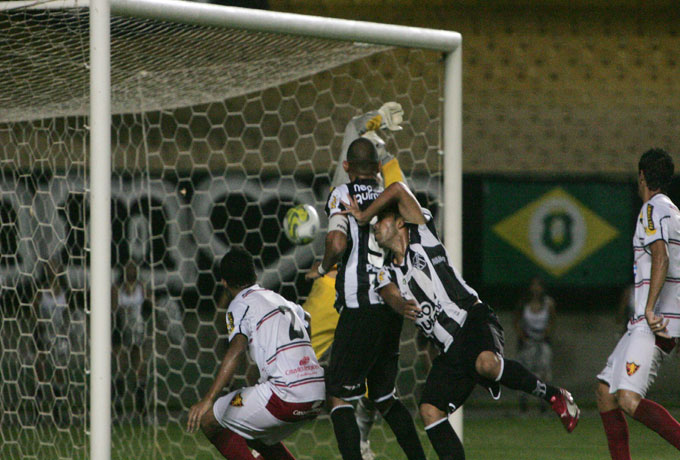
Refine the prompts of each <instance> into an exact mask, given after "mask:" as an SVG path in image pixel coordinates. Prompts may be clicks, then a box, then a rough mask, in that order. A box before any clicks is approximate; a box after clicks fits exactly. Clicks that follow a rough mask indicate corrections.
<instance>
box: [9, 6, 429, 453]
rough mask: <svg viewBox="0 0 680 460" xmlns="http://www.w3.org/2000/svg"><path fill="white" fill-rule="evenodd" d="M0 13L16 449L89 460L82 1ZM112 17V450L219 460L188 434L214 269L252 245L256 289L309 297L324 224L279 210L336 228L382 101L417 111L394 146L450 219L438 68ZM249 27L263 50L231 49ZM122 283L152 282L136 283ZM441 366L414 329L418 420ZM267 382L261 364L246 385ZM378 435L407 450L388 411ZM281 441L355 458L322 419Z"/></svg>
mask: <svg viewBox="0 0 680 460" xmlns="http://www.w3.org/2000/svg"><path fill="white" fill-rule="evenodd" d="M0 18H2V19H1V20H0V22H1V23H2V24H0V25H1V27H0V34H2V38H3V39H0V43H2V44H0V47H7V48H5V49H8V50H10V49H11V53H13V56H14V58H8V56H7V54H6V53H5V51H4V49H3V51H2V52H0V59H2V60H3V62H2V64H0V65H2V68H3V70H5V69H7V70H6V74H7V75H8V76H9V77H8V78H7V79H2V81H0V101H1V102H0V104H2V106H3V110H2V111H0V112H2V114H3V121H2V122H1V123H0V182H1V183H0V289H1V291H0V295H1V303H0V305H1V307H0V308H1V309H2V314H1V315H0V317H1V318H2V320H1V321H0V340H1V341H2V342H1V346H2V351H3V353H2V354H1V355H0V375H1V377H2V378H0V402H1V404H0V457H1V458H26V459H42V458H64V459H66V458H86V457H87V455H88V454H87V452H88V436H87V421H88V393H87V384H88V369H89V365H88V362H87V360H88V349H89V348H88V336H87V322H88V319H89V317H88V314H89V302H88V300H89V288H88V284H87V279H88V277H89V268H88V267H89V249H88V237H89V235H88V220H89V217H88V206H89V183H88V175H87V174H88V166H89V165H88V136H89V134H88V126H87V121H88V120H87V116H86V115H84V114H85V113H86V111H87V110H86V107H87V94H88V92H89V90H88V88H87V85H88V83H89V80H88V77H87V52H86V47H87V20H86V18H87V15H86V12H85V11H83V10H68V11H62V10H49V11H42V12H35V11H24V10H15V11H12V12H11V13H7V12H5V13H2V15H1V16H0ZM113 22H114V23H115V24H116V26H115V28H114V30H116V31H117V32H114V33H113V34H112V40H113V45H112V55H113V56H115V58H114V68H113V70H112V72H113V75H114V76H115V77H114V81H115V82H116V83H115V87H116V90H115V91H114V93H113V98H114V100H113V106H114V107H116V111H117V114H115V115H114V116H113V118H112V162H113V175H112V204H111V206H112V208H111V209H112V234H113V241H112V242H111V254H112V263H113V280H114V286H112V296H113V298H114V302H113V318H112V319H113V323H112V324H113V327H114V329H113V331H112V334H113V356H112V361H113V367H112V397H113V400H112V405H113V421H114V423H113V433H112V443H113V445H112V454H113V458H120V459H131V458H140V459H141V458H144V459H152V458H158V459H161V458H162V459H174V458H177V459H179V458H182V459H183V458H187V457H193V458H214V457H215V456H216V455H218V454H217V452H216V451H215V449H214V447H212V445H210V444H209V443H208V442H207V441H206V440H205V438H204V437H203V436H202V435H195V434H188V433H186V431H185V430H184V426H185V424H186V416H187V413H188V410H189V408H190V407H191V405H192V404H194V403H195V402H197V401H198V400H199V398H200V397H201V396H202V395H203V394H205V392H206V391H207V389H208V387H209V386H210V384H211V382H212V380H213V378H214V375H215V374H216V371H217V368H218V367H219V363H220V360H221V359H222V357H223V355H224V352H225V350H226V346H227V344H226V337H225V333H226V325H225V309H226V304H225V302H224V297H223V291H222V287H221V286H220V285H219V283H218V278H217V273H218V272H217V261H218V260H219V258H220V257H221V256H222V255H223V254H224V253H225V251H226V250H227V248H228V247H230V246H233V245H239V246H244V247H245V248H246V249H247V250H248V251H249V252H251V253H252V254H253V255H254V257H255V261H256V266H257V269H258V276H259V280H260V283H261V284H262V285H264V286H265V287H267V288H270V289H273V290H275V291H278V292H280V293H281V294H283V295H284V296H285V297H286V298H288V299H291V300H294V301H297V302H299V303H303V302H304V300H305V299H306V296H307V294H308V293H309V290H310V287H311V286H310V284H309V283H307V282H305V281H304V273H305V272H306V271H307V270H308V269H309V267H310V266H311V264H312V262H313V261H314V260H318V259H319V258H320V257H321V255H322V254H323V250H324V244H323V239H324V237H323V234H320V235H318V236H317V238H316V239H315V240H314V241H313V242H312V243H311V244H309V245H305V246H294V245H292V244H291V243H290V242H289V241H288V240H287V239H286V238H285V236H284V235H283V231H282V224H281V222H282V218H283V216H284V215H285V212H286V211H287V209H289V208H290V207H291V206H293V205H295V204H298V203H309V204H312V205H314V206H315V207H316V209H317V211H318V212H319V214H320V215H321V217H322V225H323V226H324V228H325V224H326V219H325V216H324V212H323V208H324V205H325V200H326V197H327V195H328V192H329V188H330V178H331V177H332V173H333V171H334V169H335V168H336V167H337V165H338V161H337V159H338V154H339V150H340V148H341V144H342V139H343V132H344V129H345V126H346V124H347V123H348V122H349V121H350V119H351V118H352V117H353V116H356V115H360V114H362V113H365V112H367V111H370V110H375V109H377V108H379V107H380V106H381V105H382V104H383V103H384V102H387V101H397V102H399V103H400V104H402V106H403V108H404V112H405V121H404V123H403V130H401V131H397V132H393V133H392V132H390V133H383V134H382V136H383V137H384V138H385V140H386V142H387V149H388V150H389V151H390V152H392V153H393V154H394V155H395V156H396V157H397V159H398V160H399V163H400V165H401V168H402V170H403V171H404V174H405V175H406V177H407V181H408V182H409V185H410V186H411V188H412V189H413V190H414V191H415V192H416V195H417V197H418V198H419V199H420V201H421V203H422V204H423V205H425V206H427V207H429V208H430V209H431V210H433V212H434V213H435V216H437V217H436V218H437V219H438V220H439V219H440V218H441V215H440V210H441V204H442V200H441V179H442V169H441V155H440V146H441V132H440V131H441V118H440V114H441V94H442V81H441V80H442V79H441V73H442V66H441V60H440V56H439V55H438V54H437V53H434V52H427V51H420V50H403V49H394V50H392V49H389V50H388V49H382V48H380V49H379V48H371V47H365V46H356V45H352V44H341V43H333V42H323V41H316V40H310V41H308V40H306V39H305V40H298V39H292V38H290V37H284V36H282V37H278V39H279V41H278V42H277V41H276V40H274V38H275V37H274V36H268V35H264V34H254V35H253V36H250V37H248V36H247V35H248V34H245V33H242V32H233V31H226V30H225V31H221V30H216V29H204V28H200V27H187V26H181V25H180V26H177V25H171V24H166V23H154V22H153V21H137V20H130V19H123V18H113ZM123 31H125V32H123ZM225 37H230V38H225ZM234 37H239V40H240V41H242V42H243V41H244V40H245V42H246V43H247V45H246V47H245V48H243V49H242V50H241V51H240V52H233V53H231V54H233V55H234V57H238V59H237V60H234V61H233V62H232V61H230V60H229V58H228V56H226V54H225V55H223V54H222V53H221V52H220V50H219V49H217V48H219V47H217V46H215V43H218V42H220V43H221V40H225V41H227V42H229V43H231V41H230V40H232V38H233V40H236V38H234ZM4 38H8V40H4ZM10 38H11V39H10ZM8 42H9V43H8ZM230 46H232V45H230ZM296 47H297V48H296ZM133 48H134V49H135V50H136V51H133ZM291 49H296V51H291ZM55 50H57V52H56V53H55ZM307 51H309V53H311V54H309V55H308V54H305V53H306V52H307ZM376 51H378V52H376ZM8 52H10V51H8ZM295 53H299V54H301V57H300V56H298V57H296V55H295ZM15 58H16V60H15ZM172 58H176V59H175V60H174V61H171V59H172ZM286 59H288V60H286ZM21 60H23V65H19V64H20V63H21ZM331 61H332V62H331ZM246 62H249V65H250V66H252V67H253V68H250V67H248V68H246V67H247V66H246ZM10 63H11V65H10ZM281 63H283V64H282V68H281V69H279V70H276V71H273V70H270V69H271V67H266V66H267V65H270V66H273V65H274V64H279V65H281ZM6 64H7V66H6ZM234 75H236V76H237V77H236V78H234V77H233V76H234ZM243 75H246V77H241V76H243ZM256 75H259V77H256ZM230 79H235V80H236V81H235V82H234V81H232V80H230ZM6 80H11V81H12V82H13V84H7V81H6ZM239 85H240V86H239ZM5 107H7V110H4V108H5ZM19 120H24V121H19ZM126 272H129V273H128V274H127V275H126ZM53 280H55V281H53ZM126 280H129V281H136V282H131V283H130V286H131V287H130V288H129V289H125V288H123V287H122V285H123V284H124V282H125V281H126ZM137 285H139V286H141V287H142V288H141V289H138V288H137V287H136V286H137ZM56 286H58V287H56ZM60 294H63V296H60ZM428 362H429V360H428V355H427V352H426V350H425V349H423V348H422V347H421V346H419V345H418V344H417V343H416V340H415V331H414V330H413V328H412V327H407V328H406V329H405V331H404V334H403V343H402V346H401V364H400V366H401V369H400V376H399V379H398V382H397V387H398V392H399V394H400V395H401V398H402V400H403V401H405V403H406V404H407V406H408V407H409V408H410V409H411V410H412V412H413V413H414V415H415V406H416V401H417V397H418V391H419V388H420V384H421V383H422V382H423V380H424V377H425V375H426V373H427V368H428ZM255 374H256V372H255ZM255 380H256V375H253V369H252V366H250V365H246V366H244V367H243V368H242V369H240V370H239V372H238V375H237V376H236V378H235V380H234V382H233V384H232V386H231V387H232V388H237V387H239V386H243V385H246V384H252V383H254V381H255ZM371 439H372V441H373V445H374V450H376V452H378V453H382V455H385V456H388V457H389V456H391V455H396V454H393V452H396V451H394V450H393V449H394V448H395V446H396V443H395V441H394V438H393V436H392V434H391V432H390V430H389V428H384V427H383V425H382V423H381V422H378V424H377V425H376V428H375V429H374V431H373V434H372V438H371ZM286 445H287V446H288V447H289V448H290V449H291V451H292V452H293V453H294V454H295V455H296V457H297V458H302V459H312V458H315V459H316V458H339V454H338V452H337V447H336V444H335V438H334V435H333V432H332V426H331V424H330V421H329V418H328V416H327V415H326V414H324V415H322V416H320V417H319V418H318V419H317V420H316V421H315V422H313V423H310V424H308V425H306V426H305V427H304V428H303V429H302V430H300V431H299V432H298V433H297V434H296V435H294V436H293V437H291V438H290V439H289V440H287V441H286ZM397 449H398V448H397Z"/></svg>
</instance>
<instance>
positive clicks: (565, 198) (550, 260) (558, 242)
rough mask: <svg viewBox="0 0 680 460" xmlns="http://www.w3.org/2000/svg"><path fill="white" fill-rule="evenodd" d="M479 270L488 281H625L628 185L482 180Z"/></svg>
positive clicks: (630, 221) (631, 218)
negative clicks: (540, 279)
mask: <svg viewBox="0 0 680 460" xmlns="http://www.w3.org/2000/svg"><path fill="white" fill-rule="evenodd" d="M484 191H485V196H484V224H483V256H482V261H483V277H484V281H485V282H486V283H489V284H511V285H523V284H526V283H527V282H528V281H529V280H530V279H531V277H533V276H535V275H539V276H542V277H543V278H545V279H547V280H550V282H551V284H553V285H571V286H598V285H609V286H611V285H615V284H625V283H627V282H629V281H630V280H631V278H632V265H631V264H632V262H631V260H632V247H631V244H632V243H631V241H632V237H633V230H634V224H635V216H636V215H637V211H638V210H637V209H633V207H634V206H635V203H634V194H633V193H632V189H631V186H630V184H612V183H592V182H588V183H567V182H565V183H555V182H550V183H548V182H538V183H536V182H529V181H513V180H497V179H496V180H494V179H490V180H487V181H486V182H485V187H484Z"/></svg>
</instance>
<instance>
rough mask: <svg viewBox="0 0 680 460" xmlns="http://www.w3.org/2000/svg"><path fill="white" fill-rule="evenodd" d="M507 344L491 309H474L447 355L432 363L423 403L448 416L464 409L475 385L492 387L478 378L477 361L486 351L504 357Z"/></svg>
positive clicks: (476, 307)
mask: <svg viewBox="0 0 680 460" xmlns="http://www.w3.org/2000/svg"><path fill="white" fill-rule="evenodd" d="M504 342H505V340H504V335H503V327H502V326H501V324H500V322H499V321H498V318H497V317H496V314H495V313H494V312H493V310H492V309H491V307H489V306H488V305H486V304H484V303H480V304H477V305H475V306H473V307H472V308H471V309H470V310H469V313H468V317H467V319H466V321H465V324H464V325H463V328H462V329H461V331H460V334H459V335H458V336H457V337H456V338H455V340H454V342H453V343H452V344H451V346H450V347H449V349H448V350H447V352H446V353H442V354H440V355H439V356H437V357H436V358H435V359H434V361H433V362H432V368H431V369H430V373H429V375H428V376H427V380H426V382H425V387H424V388H423V394H422V396H421V398H420V403H421V404H423V403H426V404H431V405H433V406H435V407H436V408H438V409H439V410H442V411H444V412H449V413H451V412H453V411H455V410H456V409H457V408H459V407H460V406H462V405H463V403H464V402H465V400H466V399H467V398H468V396H470V393H471V392H472V390H473V388H474V386H475V384H476V383H479V384H481V385H484V386H488V385H489V384H490V383H491V382H488V381H487V380H486V379H483V378H482V377H481V376H480V375H479V374H477V371H476V370H475V362H476V361H477V357H478V356H479V354H480V353H481V352H483V351H492V352H494V353H497V354H499V355H501V356H503V348H504Z"/></svg>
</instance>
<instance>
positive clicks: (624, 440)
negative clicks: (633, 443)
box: [600, 409, 631, 460]
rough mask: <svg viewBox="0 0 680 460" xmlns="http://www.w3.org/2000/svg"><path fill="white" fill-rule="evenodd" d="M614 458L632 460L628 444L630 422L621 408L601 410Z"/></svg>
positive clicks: (614, 459) (610, 451)
mask: <svg viewBox="0 0 680 460" xmlns="http://www.w3.org/2000/svg"><path fill="white" fill-rule="evenodd" d="M600 417H601V418H602V425H604V433H605V434H606V435H607V443H608V444H609V454H610V455H611V457H612V460H631V459H630V448H629V446H628V440H629V434H628V422H626V416H625V415H624V414H623V411H622V410H621V409H614V410H610V411H607V412H600Z"/></svg>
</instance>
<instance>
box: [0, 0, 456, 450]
mask: <svg viewBox="0 0 680 460" xmlns="http://www.w3.org/2000/svg"><path fill="white" fill-rule="evenodd" d="M22 5H23V6H24V7H36V8H42V9H45V8H67V7H84V6H88V5H89V7H90V65H91V67H90V155H91V157H90V184H89V186H90V191H91V199H90V216H91V226H90V232H89V238H90V247H91V254H90V270H91V271H90V274H91V279H90V287H91V296H90V312H91V317H90V340H91V342H90V344H91V345H90V346H91V348H90V365H91V375H90V417H91V418H90V423H91V424H90V458H91V459H92V460H110V458H111V297H110V295H111V279H112V278H111V251H110V242H111V213H110V202H111V62H110V55H111V43H110V16H111V13H113V14H115V15H119V16H129V17H136V18H146V19H157V20H164V21H169V22H175V23H183V24H190V25H201V26H212V27H220V28H232V29H244V30H251V31H259V32H270V33H278V34H289V35H298V36H309V37H316V38H324V39H332V40H342V41H353V42H360V43H369V44H378V45H388V46H398V47H404V48H419V49H427V50H435V51H440V52H442V53H443V54H444V103H443V123H442V129H443V153H444V197H443V201H444V240H445V242H446V246H447V248H448V250H449V252H450V254H451V256H452V258H453V262H454V265H455V266H456V267H457V268H458V269H462V131H463V129H462V125H463V120H462V36H461V34H460V33H458V32H453V31H444V30H433V29H424V28H416V27H405V26H397V25H388V24H378V23H371V22H360V21H351V20H342V19H331V18H322V17H316V16H305V15H300V14H290V13H279V12H272V11H262V10H252V9H245V8H236V7H228V6H220V5H211V4H205V3H194V2H186V1H180V0H89V1H87V0H86V1H82V0H56V1H49V0H48V1H47V2H43V1H21V2H7V3H5V5H4V8H14V7H19V6H22ZM2 7H3V6H0V8H2ZM455 415H456V417H454V418H453V420H452V424H453V425H454V428H455V429H456V431H457V432H458V434H459V435H460V436H461V438H462V414H461V411H460V410H459V411H457V412H456V414H455Z"/></svg>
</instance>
